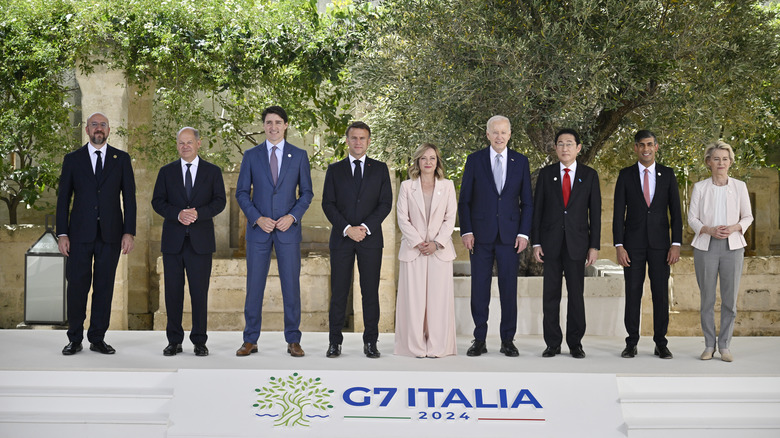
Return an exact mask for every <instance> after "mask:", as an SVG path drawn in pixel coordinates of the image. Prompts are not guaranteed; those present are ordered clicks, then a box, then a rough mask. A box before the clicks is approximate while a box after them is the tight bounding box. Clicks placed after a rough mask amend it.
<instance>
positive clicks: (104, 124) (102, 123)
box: [89, 122, 108, 128]
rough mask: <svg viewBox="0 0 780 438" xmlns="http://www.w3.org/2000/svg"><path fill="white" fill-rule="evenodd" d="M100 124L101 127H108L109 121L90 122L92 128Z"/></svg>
mask: <svg viewBox="0 0 780 438" xmlns="http://www.w3.org/2000/svg"><path fill="white" fill-rule="evenodd" d="M98 126H99V127H101V128H108V123H106V122H100V123H98V122H91V123H90V124H89V127H90V128H97V127H98Z"/></svg>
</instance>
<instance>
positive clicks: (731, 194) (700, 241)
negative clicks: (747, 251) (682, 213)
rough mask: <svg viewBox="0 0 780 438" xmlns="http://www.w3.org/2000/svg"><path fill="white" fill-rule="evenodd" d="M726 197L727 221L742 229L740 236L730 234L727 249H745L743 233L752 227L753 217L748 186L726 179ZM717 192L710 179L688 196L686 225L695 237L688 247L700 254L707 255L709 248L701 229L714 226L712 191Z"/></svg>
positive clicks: (700, 182)
mask: <svg viewBox="0 0 780 438" xmlns="http://www.w3.org/2000/svg"><path fill="white" fill-rule="evenodd" d="M727 185H728V189H727V192H726V193H727V194H726V221H727V222H728V224H726V225H733V224H736V223H739V224H740V225H741V226H742V232H741V233H731V235H730V236H729V237H728V240H729V249H730V250H734V249H737V248H744V247H745V246H747V242H746V241H745V231H747V229H748V227H749V226H750V224H751V223H753V213H752V212H751V211H750V195H749V194H748V189H747V184H745V183H744V182H743V181H740V180H738V179H734V178H729V182H728V184H727ZM716 188H717V186H716V185H715V183H713V182H712V178H708V179H705V180H703V181H699V182H697V183H696V184H694V185H693V193H691V205H690V207H689V208H688V225H690V226H691V228H693V231H694V233H696V235H695V236H694V238H693V241H692V242H691V246H693V247H694V248H696V249H700V250H702V251H707V250H708V249H709V247H710V238H711V237H712V236H710V235H709V234H704V233H702V232H701V229H702V228H703V227H705V226H708V227H711V226H713V225H715V224H714V223H713V222H714V218H713V213H714V212H715V205H714V202H715V195H714V193H713V191H714V190H715V189H716Z"/></svg>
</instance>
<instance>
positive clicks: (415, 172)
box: [409, 143, 444, 179]
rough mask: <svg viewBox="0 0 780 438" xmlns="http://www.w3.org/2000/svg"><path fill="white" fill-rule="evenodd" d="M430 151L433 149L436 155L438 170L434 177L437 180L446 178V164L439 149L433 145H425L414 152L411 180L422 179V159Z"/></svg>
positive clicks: (410, 173)
mask: <svg viewBox="0 0 780 438" xmlns="http://www.w3.org/2000/svg"><path fill="white" fill-rule="evenodd" d="M428 149H431V150H433V152H435V153H436V170H435V172H434V176H435V177H436V179H442V178H444V163H443V162H442V159H441V152H439V148H438V147H437V146H436V145H435V144H433V143H423V144H421V145H420V146H419V147H418V148H417V150H416V151H414V155H413V156H412V165H411V166H409V178H410V179H417V178H419V177H420V158H422V156H423V155H424V154H425V152H427V151H428Z"/></svg>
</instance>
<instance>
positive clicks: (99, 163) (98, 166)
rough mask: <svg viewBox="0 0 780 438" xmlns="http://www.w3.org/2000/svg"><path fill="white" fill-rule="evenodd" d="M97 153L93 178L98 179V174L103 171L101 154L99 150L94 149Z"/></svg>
mask: <svg viewBox="0 0 780 438" xmlns="http://www.w3.org/2000/svg"><path fill="white" fill-rule="evenodd" d="M95 153H96V154H97V162H96V163H95V179H96V180H98V181H100V174H101V173H103V160H102V159H101V158H100V156H101V155H102V154H103V153H102V152H100V151H95Z"/></svg>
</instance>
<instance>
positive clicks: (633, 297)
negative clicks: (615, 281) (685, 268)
mask: <svg viewBox="0 0 780 438" xmlns="http://www.w3.org/2000/svg"><path fill="white" fill-rule="evenodd" d="M626 252H627V253H628V258H629V259H630V260H631V266H629V267H627V268H623V276H624V277H625V281H626V313H625V317H624V319H623V322H624V323H625V325H626V332H628V337H626V345H631V346H633V345H636V344H637V343H638V342H639V321H640V317H641V314H642V291H643V289H644V285H645V272H647V273H648V275H649V276H650V292H651V293H652V296H653V341H654V342H655V343H656V345H658V346H666V344H667V343H668V341H667V339H666V330H667V329H668V327H669V273H670V268H669V264H668V263H666V257H667V255H668V253H669V250H668V249H650V248H626Z"/></svg>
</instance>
